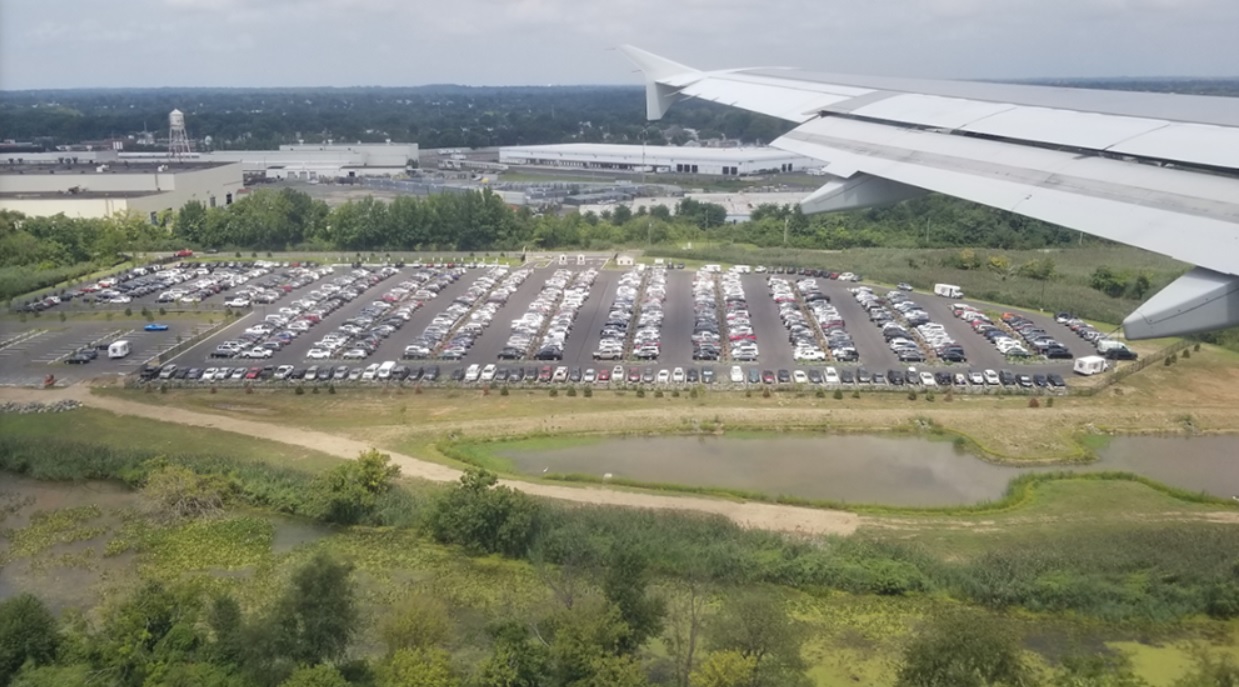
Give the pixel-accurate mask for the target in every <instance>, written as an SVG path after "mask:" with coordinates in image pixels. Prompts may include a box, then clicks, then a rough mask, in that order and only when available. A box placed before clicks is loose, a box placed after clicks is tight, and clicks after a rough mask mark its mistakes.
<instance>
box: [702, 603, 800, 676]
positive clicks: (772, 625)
mask: <svg viewBox="0 0 1239 687" xmlns="http://www.w3.org/2000/svg"><path fill="white" fill-rule="evenodd" d="M706 638H707V640H708V644H709V646H710V648H711V649H712V650H714V651H728V650H730V651H736V652H738V653H739V654H740V655H741V656H743V657H745V658H747V659H751V660H752V661H753V675H752V679H751V680H750V681H749V682H748V683H747V684H748V685H749V687H766V686H768V685H778V686H780V687H782V686H783V685H795V684H803V683H804V682H805V680H806V678H805V674H804V671H805V663H804V659H803V658H802V657H801V655H800V647H801V645H802V644H804V629H803V627H802V626H801V624H800V623H798V622H796V621H795V620H793V619H792V618H791V617H790V616H788V615H787V613H786V612H785V611H784V609H783V604H782V602H781V601H780V600H779V599H778V598H777V597H775V596H773V595H771V594H766V593H761V592H753V591H737V592H735V593H732V594H730V595H729V596H727V597H726V600H725V602H724V603H723V607H722V608H721V609H720V610H719V612H718V614H717V615H715V617H714V618H712V619H711V621H710V622H709V624H707V625H706Z"/></svg>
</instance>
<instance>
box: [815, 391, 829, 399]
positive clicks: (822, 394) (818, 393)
mask: <svg viewBox="0 0 1239 687" xmlns="http://www.w3.org/2000/svg"><path fill="white" fill-rule="evenodd" d="M813 397H814V398H826V391H825V390H824V389H818V390H817V391H814V392H813Z"/></svg>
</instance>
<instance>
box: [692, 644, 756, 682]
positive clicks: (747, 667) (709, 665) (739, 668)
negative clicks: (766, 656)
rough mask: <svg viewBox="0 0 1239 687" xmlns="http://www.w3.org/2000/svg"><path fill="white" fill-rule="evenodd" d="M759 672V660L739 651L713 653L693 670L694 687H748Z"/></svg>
mask: <svg viewBox="0 0 1239 687" xmlns="http://www.w3.org/2000/svg"><path fill="white" fill-rule="evenodd" d="M756 672H757V659H756V658H755V657H753V656H745V655H744V654H742V653H740V652H739V651H735V650H727V651H712V652H710V654H709V655H708V656H706V659H705V660H704V661H702V662H701V664H700V665H698V666H697V668H696V669H694V670H693V674H692V683H691V684H692V685H693V687H748V685H750V684H752V681H753V678H754V675H755V674H756Z"/></svg>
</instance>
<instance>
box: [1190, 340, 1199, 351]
mask: <svg viewBox="0 0 1239 687" xmlns="http://www.w3.org/2000/svg"><path fill="white" fill-rule="evenodd" d="M1192 350H1193V351H1196V352H1197V353H1199V352H1200V342H1199V341H1197V342H1196V345H1195V346H1192Z"/></svg>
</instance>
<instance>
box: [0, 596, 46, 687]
mask: <svg viewBox="0 0 1239 687" xmlns="http://www.w3.org/2000/svg"><path fill="white" fill-rule="evenodd" d="M60 641H61V638H60V631H59V629H58V628H57V627H56V618H55V617H53V616H52V613H51V611H49V610H47V607H46V606H44V605H43V602H42V601H40V600H39V599H38V598H37V597H35V596H33V595H31V594H18V595H17V596H14V597H12V598H10V599H7V600H5V601H3V602H0V685H7V684H9V680H11V679H12V678H13V676H14V675H16V674H17V671H18V670H20V669H21V667H22V666H23V665H26V664H27V663H29V664H30V665H31V666H44V665H49V664H51V663H53V662H54V661H55V660H56V653H57V650H58V649H59V647H60Z"/></svg>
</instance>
